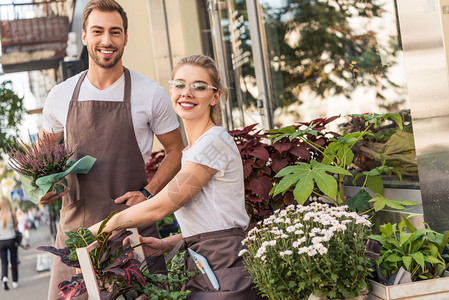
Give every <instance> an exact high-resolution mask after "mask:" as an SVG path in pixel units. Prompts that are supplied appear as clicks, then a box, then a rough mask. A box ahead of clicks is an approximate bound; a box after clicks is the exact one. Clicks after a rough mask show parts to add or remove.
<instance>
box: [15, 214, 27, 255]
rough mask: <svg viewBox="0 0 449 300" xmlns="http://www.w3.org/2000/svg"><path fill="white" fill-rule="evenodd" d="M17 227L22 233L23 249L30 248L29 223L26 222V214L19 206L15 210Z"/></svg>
mask: <svg viewBox="0 0 449 300" xmlns="http://www.w3.org/2000/svg"><path fill="white" fill-rule="evenodd" d="M17 228H18V230H19V231H20V232H21V233H22V235H23V238H22V247H23V249H28V248H30V224H29V222H28V215H27V214H26V213H24V212H23V210H21V209H20V208H19V209H18V210H17Z"/></svg>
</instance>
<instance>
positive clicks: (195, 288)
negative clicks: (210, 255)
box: [185, 266, 253, 299]
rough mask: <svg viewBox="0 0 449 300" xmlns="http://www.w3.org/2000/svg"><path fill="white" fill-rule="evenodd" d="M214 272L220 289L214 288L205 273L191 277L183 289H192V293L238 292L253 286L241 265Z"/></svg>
mask: <svg viewBox="0 0 449 300" xmlns="http://www.w3.org/2000/svg"><path fill="white" fill-rule="evenodd" d="M214 273H215V276H216V277H217V280H218V283H219V284H220V289H219V290H218V291H217V290H215V289H214V287H213V286H212V284H211V283H210V280H209V278H208V277H207V275H206V274H200V275H197V276H195V277H193V278H192V279H191V280H190V281H189V282H188V283H187V285H186V288H185V289H186V290H190V291H192V293H194V292H211V293H237V294H239V291H240V292H241V291H248V290H249V289H251V288H252V287H253V284H252V281H251V278H250V275H249V273H248V271H246V269H245V267H243V266H240V267H234V268H226V269H221V270H216V271H214ZM230 299H231V298H230Z"/></svg>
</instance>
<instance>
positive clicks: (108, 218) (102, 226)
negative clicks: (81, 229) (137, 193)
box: [97, 211, 118, 235]
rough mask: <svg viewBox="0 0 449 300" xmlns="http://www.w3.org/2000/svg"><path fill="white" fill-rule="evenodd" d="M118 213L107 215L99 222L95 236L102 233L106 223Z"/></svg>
mask: <svg viewBox="0 0 449 300" xmlns="http://www.w3.org/2000/svg"><path fill="white" fill-rule="evenodd" d="M116 213H118V211H113V212H111V213H110V214H109V216H108V217H107V218H106V219H104V220H103V222H101V225H100V228H99V229H98V232H97V235H98V234H100V233H101V232H103V229H104V227H105V226H106V223H108V221H109V220H110V219H111V218H112V217H113V216H114V215H115V214H116Z"/></svg>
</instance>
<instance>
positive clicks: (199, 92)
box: [168, 80, 218, 98]
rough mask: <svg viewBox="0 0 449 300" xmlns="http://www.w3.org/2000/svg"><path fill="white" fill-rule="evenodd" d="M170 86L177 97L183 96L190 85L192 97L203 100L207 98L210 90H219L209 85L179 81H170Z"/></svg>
mask: <svg viewBox="0 0 449 300" xmlns="http://www.w3.org/2000/svg"><path fill="white" fill-rule="evenodd" d="M168 83H169V84H170V89H171V91H172V92H173V93H174V94H175V95H182V93H183V92H184V90H185V89H186V87H187V86H188V85H190V90H191V91H192V95H193V96H194V97H198V98H203V97H207V95H208V92H209V90H210V89H213V90H218V89H217V88H216V87H214V86H211V85H207V84H205V83H201V82H194V83H186V82H183V81H178V80H170V81H168Z"/></svg>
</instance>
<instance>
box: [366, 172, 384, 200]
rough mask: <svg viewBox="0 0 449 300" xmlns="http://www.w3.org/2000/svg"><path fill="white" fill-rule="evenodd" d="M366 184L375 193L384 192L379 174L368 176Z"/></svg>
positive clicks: (380, 193)
mask: <svg viewBox="0 0 449 300" xmlns="http://www.w3.org/2000/svg"><path fill="white" fill-rule="evenodd" d="M366 186H367V187H368V188H369V189H370V190H371V191H372V192H373V193H375V194H379V195H382V194H383V193H384V181H383V180H382V178H381V177H380V176H379V175H377V176H368V179H367V180H366Z"/></svg>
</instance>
